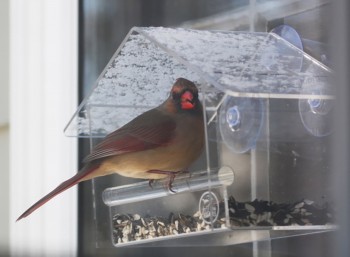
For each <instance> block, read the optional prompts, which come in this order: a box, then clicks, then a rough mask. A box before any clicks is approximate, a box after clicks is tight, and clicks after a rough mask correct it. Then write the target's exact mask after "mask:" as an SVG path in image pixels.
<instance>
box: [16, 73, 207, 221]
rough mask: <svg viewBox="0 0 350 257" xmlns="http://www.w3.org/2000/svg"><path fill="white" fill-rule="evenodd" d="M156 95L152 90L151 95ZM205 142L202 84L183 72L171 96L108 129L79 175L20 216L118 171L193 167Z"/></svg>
mask: <svg viewBox="0 0 350 257" xmlns="http://www.w3.org/2000/svg"><path fill="white" fill-rule="evenodd" d="M151 97H152V96H151ZM203 146H204V121H203V107H202V104H201V102H200V100H199V97H198V88H197V87H196V85H195V84H194V83H193V82H192V81H190V80H188V79H185V78H178V79H177V80H176V81H175V83H174V84H173V86H172V88H171V90H170V94H169V96H168V98H167V99H166V100H165V101H164V102H163V103H161V104H160V105H159V106H158V107H156V108H153V109H151V110H149V111H146V112H144V113H142V114H141V115H139V116H137V117H136V118H134V119H133V120H131V121H130V122H128V123H127V124H125V125H124V126H122V127H120V128H119V129H117V130H115V131H114V132H111V133H110V134H108V135H107V136H106V137H105V138H104V139H103V140H102V141H101V142H100V143H98V144H97V145H96V146H95V147H94V148H93V149H92V151H91V153H90V154H89V155H87V156H86V157H85V159H84V160H83V164H84V165H83V167H82V168H81V169H80V171H78V172H77V173H76V174H75V175H74V176H73V177H71V178H69V179H67V180H66V181H64V182H63V183H61V184H60V185H58V186H57V187H56V188H55V189H54V190H52V191H51V192H50V193H48V194H47V195H45V196H44V197H42V198H41V199H40V200H39V201H37V202H36V203H34V204H33V205H32V206H31V207H29V208H28V209H27V210H26V211H25V212H24V213H23V214H22V215H20V216H19V217H18V218H17V220H16V221H19V220H21V219H23V218H25V217H27V216H28V215H30V214H31V213H32V212H34V211H35V210H36V209H38V208H39V207H41V206H42V205H44V204H45V203H46V202H48V201H49V200H51V199H52V198H54V197H55V196H56V195H58V194H60V193H62V192H63V191H65V190H67V189H68V188H70V187H72V186H74V185H76V184H78V183H80V182H82V181H86V180H90V179H93V178H96V177H100V176H105V175H110V174H114V173H117V174H119V175H122V176H125V177H131V178H138V179H147V180H149V185H150V186H151V187H152V183H153V181H154V180H159V179H164V178H169V182H168V189H169V190H172V189H171V183H172V182H173V180H174V178H175V176H176V175H177V174H178V173H180V172H188V171H187V169H188V167H189V166H190V165H191V164H192V163H193V162H194V161H195V160H196V159H197V158H198V157H199V156H200V154H201V152H202V150H203Z"/></svg>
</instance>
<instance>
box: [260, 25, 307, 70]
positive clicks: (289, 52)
mask: <svg viewBox="0 0 350 257" xmlns="http://www.w3.org/2000/svg"><path fill="white" fill-rule="evenodd" d="M271 33H274V34H276V35H278V36H279V37H281V38H283V39H284V40H286V41H287V42H289V43H290V44H292V45H293V46H295V47H296V48H298V49H300V50H301V51H299V50H298V49H296V48H295V47H294V48H293V47H291V46H288V45H287V44H285V43H277V44H276V45H275V46H276V47H277V50H278V53H279V58H283V57H288V61H287V62H286V65H288V67H286V68H288V69H289V70H291V71H295V72H298V71H300V70H301V67H302V65H303V58H304V57H303V52H302V51H303V43H302V41H301V38H300V36H299V34H298V32H297V31H296V30H295V29H294V28H292V27H291V26H288V25H280V26H278V27H276V28H274V29H272V30H271ZM265 54H268V52H267V53H265ZM271 63H273V62H271ZM277 68H278V67H277ZM277 70H278V69H277Z"/></svg>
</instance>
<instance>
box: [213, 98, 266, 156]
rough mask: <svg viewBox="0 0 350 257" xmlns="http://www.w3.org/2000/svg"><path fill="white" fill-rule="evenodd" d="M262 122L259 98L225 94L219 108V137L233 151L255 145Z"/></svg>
mask: <svg viewBox="0 0 350 257" xmlns="http://www.w3.org/2000/svg"><path fill="white" fill-rule="evenodd" d="M262 123H263V103H262V100H260V99H256V98H241V97H231V96H227V98H226V99H225V101H224V103H223V104H222V106H221V108H220V113H219V127H220V133H221V137H222V140H223V142H224V143H225V144H226V145H227V147H228V148H229V149H231V150H232V151H233V152H235V153H244V152H247V151H248V150H250V149H252V148H254V147H255V145H256V141H257V139H258V136H259V134H260V130H261V127H262Z"/></svg>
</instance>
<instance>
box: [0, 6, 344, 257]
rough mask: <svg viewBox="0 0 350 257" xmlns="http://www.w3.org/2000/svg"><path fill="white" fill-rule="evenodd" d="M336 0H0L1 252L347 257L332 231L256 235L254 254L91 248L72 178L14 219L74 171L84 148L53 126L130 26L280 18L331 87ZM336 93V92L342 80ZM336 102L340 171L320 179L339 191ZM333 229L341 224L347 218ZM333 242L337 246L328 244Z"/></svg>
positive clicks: (339, 10) (205, 25)
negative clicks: (262, 238) (328, 72)
mask: <svg viewBox="0 0 350 257" xmlns="http://www.w3.org/2000/svg"><path fill="white" fill-rule="evenodd" d="M345 2H346V1H345V0H343V1H331V0H306V1H305V0H304V1H301V0H283V1H276V0H260V1H259V0H250V1H248V0H190V1H189V0H176V1H173V0H172V1H171V0H147V1H144V0H74V1H70V0H62V1H60V0H38V1H36V2H35V3H34V2H31V3H28V1H26V0H12V1H10V0H0V28H1V29H0V31H1V33H2V35H1V40H0V72H1V76H0V171H1V180H0V188H1V194H0V200H1V205H2V208H1V213H0V227H1V229H0V250H1V251H0V254H3V255H4V256H6V255H9V254H12V255H13V256H179V255H185V256H187V255H188V256H193V255H202V256H213V255H214V254H216V255H220V256H232V255H237V256H333V255H334V250H335V249H334V248H337V249H338V250H339V252H338V255H337V256H347V255H341V254H346V252H347V250H348V249H347V247H348V246H346V243H344V242H343V241H342V240H340V241H339V240H338V241H337V240H335V239H337V236H336V235H335V234H334V233H325V234H315V235H308V236H303V237H294V238H284V239H276V240H273V241H272V242H271V248H268V249H264V245H263V244H261V245H260V249H259V251H256V249H255V250H254V247H257V245H253V244H251V243H248V244H240V245H235V246H225V247H201V248H196V247H172V248H126V249H125V248H123V249H115V248H98V247H96V234H95V233H96V231H95V225H94V213H93V212H92V211H91V210H92V209H93V206H92V204H93V201H92V194H91V192H92V187H91V182H86V183H83V184H81V185H79V187H78V190H76V189H73V190H72V189H70V190H69V191H67V192H65V193H64V194H63V195H62V196H59V197H57V200H55V202H54V203H48V204H47V206H46V207H45V208H43V209H42V210H40V212H38V213H35V214H33V216H31V217H30V218H29V219H26V220H23V221H20V222H18V223H15V219H16V218H17V217H18V216H19V215H20V214H21V212H22V211H24V210H25V209H26V208H27V207H29V206H30V205H31V204H32V203H33V201H34V200H36V199H38V198H39V197H41V196H42V195H44V194H45V193H47V192H48V191H49V190H51V189H52V188H53V187H55V186H56V185H57V184H59V183H60V182H61V181H62V180H64V179H66V178H68V177H70V176H71V175H72V174H74V173H75V172H76V170H77V168H78V165H79V163H80V161H81V160H82V158H83V157H84V156H85V155H86V154H87V153H88V152H89V143H88V142H86V141H84V140H79V142H77V141H76V139H73V138H66V137H64V135H63V128H64V126H65V125H66V124H67V122H68V121H69V119H70V117H71V116H72V114H73V113H74V111H75V110H76V108H77V106H78V104H79V103H80V102H81V101H82V99H84V97H85V96H87V94H88V93H89V92H90V91H91V89H92V87H93V86H94V83H95V81H96V79H97V78H98V76H99V75H100V73H101V72H102V70H103V69H104V67H105V66H106V64H107V63H108V61H109V60H110V58H111V57H112V55H113V53H114V52H115V51H116V50H117V48H118V46H119V45H120V44H121V42H122V41H123V39H124V38H125V36H126V34H127V33H128V32H129V30H130V29H131V28H132V27H133V26H144V27H148V26H164V27H185V28H193V29H202V30H233V31H235V30H236V31H251V32H255V31H259V32H269V31H270V30H271V29H273V28H275V27H277V26H279V25H290V26H292V27H293V28H294V29H296V31H297V32H298V33H299V35H300V36H301V38H302V39H303V40H304V41H303V42H304V50H305V52H307V53H308V54H310V55H311V56H313V57H314V58H316V59H318V60H319V61H321V62H323V63H324V64H326V65H329V66H331V67H333V66H334V67H338V68H339V76H338V78H339V80H338V81H337V82H338V83H339V85H340V88H341V86H344V85H347V80H346V73H345V72H344V73H345V74H343V73H341V71H344V67H348V66H346V64H347V62H346V61H345V60H344V61H343V60H341V59H336V61H335V62H334V61H332V60H333V58H331V57H332V56H335V57H348V56H347V55H346V54H347V53H348V52H346V49H347V47H346V42H347V41H346V40H348V38H347V33H348V32H347V31H346V29H345V27H344V24H348V23H347V20H348V17H347V15H346V13H345V9H346V8H345V5H346V4H344V3H345ZM334 6H335V7H334ZM335 14H337V15H335ZM342 28H344V29H345V30H343V29H342ZM342 39H343V40H342ZM342 53H344V54H342ZM345 71H346V69H345ZM341 92H342V93H341V94H340V95H342V96H343V97H345V96H346V95H347V92H348V89H347V88H346V87H345V89H344V91H341ZM346 107H347V103H344V105H340V107H339V112H338V113H339V116H341V117H342V118H341V119H342V122H343V123H342V124H343V125H344V126H343V127H342V128H343V129H340V132H339V133H340V134H339V135H341V136H342V137H341V138H342V139H343V140H339V141H336V140H337V139H335V142H338V143H339V144H337V145H336V147H335V148H334V151H335V152H336V153H338V151H340V152H341V153H343V154H342V155H341V154H338V155H336V156H337V158H336V160H337V164H338V166H336V168H335V171H334V172H335V174H336V175H335V176H336V177H337V178H338V179H339V180H336V182H331V181H330V183H335V184H332V185H333V186H334V185H336V184H337V185H338V184H339V183H340V182H342V183H343V184H342V185H341V187H340V190H342V189H344V190H345V189H346V188H347V185H348V184H347V183H348V179H349V177H348V176H346V172H347V167H348V166H347V163H346V162H347V158H346V155H345V156H344V153H346V151H347V144H346V143H347V137H346V136H347V135H346V130H345V129H344V128H345V127H346V126H347V127H348V125H349V123H348V120H347V119H348V118H347V116H346V115H343V113H342V111H344V110H346ZM342 132H343V133H345V135H344V134H342ZM339 137H340V136H339ZM341 147H343V148H341ZM341 158H343V159H341ZM337 168H338V170H336V169H337ZM337 172H339V173H337ZM342 176H344V177H342ZM339 185H340V184H339ZM334 187H335V186H334ZM347 193H348V192H347V191H346V190H345V191H339V195H341V196H342V197H343V198H346V196H349V194H347ZM342 207H343V208H344V212H343V213H349V212H347V211H348V210H349V209H348V205H347V204H345V205H343V206H342ZM62 210H64V211H62ZM344 216H345V215H344ZM340 218H342V217H340ZM343 218H344V220H346V217H343ZM343 227H344V228H348V227H347V223H344V226H343ZM343 232H344V234H341V233H340V235H341V238H346V236H347V235H348V234H347V233H348V230H346V229H345V230H344V231H343ZM334 242H340V244H339V245H337V244H336V245H337V247H334V245H335V244H334ZM342 243H343V244H342ZM204 244H205V243H204ZM342 247H343V248H342ZM347 253H349V252H347Z"/></svg>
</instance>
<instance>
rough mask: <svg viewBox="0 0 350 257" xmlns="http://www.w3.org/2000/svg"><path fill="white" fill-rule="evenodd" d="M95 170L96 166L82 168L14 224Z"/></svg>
mask: <svg viewBox="0 0 350 257" xmlns="http://www.w3.org/2000/svg"><path fill="white" fill-rule="evenodd" d="M97 168H98V165H89V166H86V167H84V168H83V169H82V170H81V171H80V172H78V173H77V174H75V175H74V176H73V177H71V178H70V179H68V180H66V181H64V182H63V183H62V184H60V185H59V186H58V187H56V188H55V189H54V190H52V191H51V192H50V193H48V194H47V195H45V196H44V197H43V198H41V199H40V200H39V201H37V202H36V203H35V204H33V205H32V206H31V207H30V208H29V209H28V210H26V211H25V212H24V213H23V214H22V215H21V216H19V217H18V219H17V220H16V222H17V221H19V220H21V219H23V218H25V217H27V216H28V215H29V214H31V213H32V212H33V211H35V210H36V209H38V208H39V207H40V206H42V205H44V204H45V203H47V202H48V201H50V200H51V199H52V198H54V197H55V196H56V195H58V194H60V193H62V192H63V191H65V190H67V189H68V188H70V187H72V186H74V185H76V184H78V183H79V182H80V181H81V179H83V178H84V177H85V176H87V175H88V174H90V173H91V172H93V171H94V170H95V169H97Z"/></svg>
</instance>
